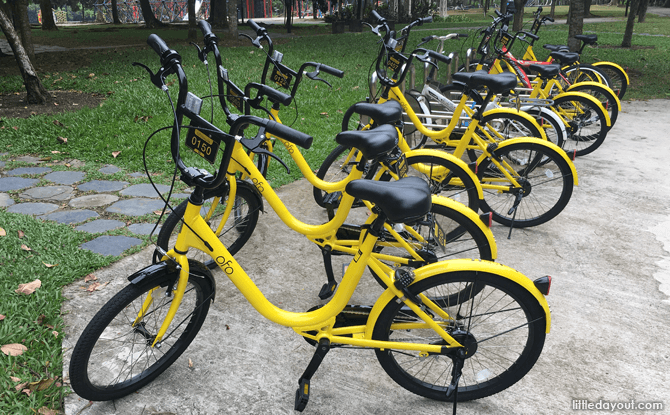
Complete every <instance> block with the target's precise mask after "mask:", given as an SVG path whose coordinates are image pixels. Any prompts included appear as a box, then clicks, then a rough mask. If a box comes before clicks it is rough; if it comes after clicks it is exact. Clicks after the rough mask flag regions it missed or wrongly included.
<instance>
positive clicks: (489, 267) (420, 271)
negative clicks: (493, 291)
mask: <svg viewBox="0 0 670 415" xmlns="http://www.w3.org/2000/svg"><path fill="white" fill-rule="evenodd" d="M458 271H475V272H486V273H490V274H496V275H499V276H501V277H504V278H507V279H509V280H511V281H514V282H515V283H517V284H519V285H520V286H522V287H523V288H525V289H526V290H528V291H529V292H530V293H531V294H532V295H533V297H534V298H535V299H536V300H537V302H538V304H539V305H540V306H541V307H542V309H543V310H544V313H545V317H546V320H547V321H546V327H545V329H546V332H547V333H549V331H550V329H551V313H550V311H549V304H547V300H546V299H545V298H544V296H543V295H542V293H540V291H539V290H538V289H537V288H536V287H535V285H534V284H533V282H532V281H531V280H530V279H529V278H528V277H526V276H525V275H523V274H521V273H520V272H518V271H516V270H514V269H512V268H510V267H507V266H505V265H502V264H499V263H497V262H491V261H473V260H470V259H453V260H450V261H441V262H436V263H434V264H430V265H426V266H424V267H421V268H417V269H415V270H414V276H415V279H414V282H413V284H416V283H417V282H418V281H421V280H423V279H426V278H429V277H431V276H434V275H438V274H442V273H449V272H458ZM395 298H396V295H395V294H394V293H393V292H392V291H391V290H389V289H387V290H386V291H384V293H383V294H382V295H381V296H380V297H379V298H378V299H377V301H376V302H375V305H374V307H373V308H372V310H371V311H370V316H369V317H368V322H367V324H366V326H367V328H366V332H365V337H366V338H371V337H370V336H372V330H373V329H374V326H375V324H376V322H377V319H378V318H379V315H380V314H381V312H382V310H383V309H384V307H386V305H387V304H388V303H389V302H390V301H395Z"/></svg>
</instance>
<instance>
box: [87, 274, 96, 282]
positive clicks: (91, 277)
mask: <svg viewBox="0 0 670 415" xmlns="http://www.w3.org/2000/svg"><path fill="white" fill-rule="evenodd" d="M97 279H98V277H96V276H95V275H93V274H88V275H87V276H85V277H84V282H90V281H95V280H97Z"/></svg>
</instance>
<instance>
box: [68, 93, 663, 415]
mask: <svg viewBox="0 0 670 415" xmlns="http://www.w3.org/2000/svg"><path fill="white" fill-rule="evenodd" d="M667 102H668V101H666V100H656V101H648V102H625V103H623V112H622V113H621V114H620V115H619V120H618V122H617V125H616V126H615V127H614V129H613V130H612V131H611V132H610V134H609V135H608V137H607V139H606V140H605V143H604V144H603V146H602V147H601V148H599V149H598V150H597V151H596V152H594V153H593V154H591V155H589V156H586V157H583V158H580V159H577V160H576V162H575V164H576V167H577V170H578V172H579V182H580V183H579V186H578V187H577V188H576V189H575V192H574V194H573V197H572V200H571V201H570V203H569V204H568V206H567V208H566V210H565V211H564V212H562V213H561V215H559V216H558V217H557V218H555V219H554V220H552V221H550V222H549V223H547V224H544V225H542V226H539V227H536V228H530V229H524V230H515V231H514V233H513V234H512V239H511V240H508V239H507V232H508V229H507V228H505V227H501V226H498V225H494V227H493V232H494V234H495V235H496V238H497V242H498V252H499V255H498V262H500V263H503V264H506V265H509V266H511V267H513V268H516V269H518V270H519V271H521V272H523V273H524V274H526V275H528V276H529V277H531V278H536V277H538V276H542V275H547V274H548V275H552V276H553V277H554V283H553V287H552V291H551V293H550V295H549V296H548V301H549V304H550V306H551V310H552V330H551V333H549V334H548V335H547V340H546V344H545V348H544V351H543V353H542V355H541V356H540V359H539V361H538V363H537V364H536V365H535V367H534V368H533V370H532V371H531V372H530V373H529V374H528V375H527V376H526V377H525V378H524V379H522V381H521V382H519V383H518V384H516V385H515V386H513V387H511V388H510V389H508V390H506V391H503V392H501V393H499V394H497V395H495V396H492V397H489V398H485V399H481V400H479V401H476V402H469V403H463V404H461V405H459V411H458V413H459V414H462V415H468V414H496V415H499V414H533V415H536V414H564V413H572V412H573V411H574V410H575V409H578V408H576V407H577V406H578V405H583V401H588V402H587V404H588V403H591V404H592V405H597V404H600V405H601V407H603V402H604V405H606V406H605V407H604V408H605V409H606V410H602V411H592V412H594V413H612V412H613V411H612V410H610V409H609V405H610V404H611V403H614V405H615V411H614V412H617V413H618V412H623V413H627V414H651V413H668V412H670V411H669V410H668V407H667V405H669V404H670V401H669V400H668V396H669V395H668V390H670V353H669V352H668V344H670V331H669V330H668V328H667V327H668V322H669V321H670V300H669V298H670V207H669V205H668V200H670V182H669V181H668V177H670V164H669V163H668V162H667V159H668V157H667V156H668V155H669V154H670V153H669V152H668V150H667V134H665V133H664V132H663V131H665V129H666V128H667V123H668V122H669V121H670V117H669V116H668V115H667V110H666V107H667ZM279 194H280V196H281V198H282V200H284V201H285V202H286V204H287V206H288V207H289V208H290V209H291V211H292V212H294V213H295V215H296V217H298V218H300V219H304V220H308V221H309V223H319V222H320V221H323V220H324V218H325V216H324V213H323V211H322V210H320V209H318V208H316V207H315V204H314V203H312V199H311V197H312V196H311V189H310V187H309V185H308V184H306V182H304V181H299V182H296V183H294V184H291V185H288V186H285V187H282V188H281V189H279ZM150 256H151V251H150V249H149V250H145V251H144V252H141V253H138V254H136V255H133V256H129V257H127V258H124V259H123V260H121V261H119V262H117V263H115V264H113V265H112V266H110V267H108V268H106V269H102V270H99V271H98V272H96V273H95V275H96V276H97V277H98V281H100V282H102V283H105V282H109V285H108V286H107V287H106V288H105V290H102V291H96V292H94V293H92V294H90V295H89V293H85V292H83V291H82V290H81V289H79V286H80V285H83V282H77V283H74V284H72V285H71V286H69V287H66V288H65V290H64V296H65V298H67V301H66V302H65V303H64V306H63V316H64V318H65V320H66V325H65V326H66V327H67V333H66V337H65V340H64V342H63V351H64V376H65V379H66V380H67V373H68V372H67V371H68V360H69V357H70V353H71V350H72V347H73V345H74V343H75V342H76V341H77V339H78V337H79V333H81V331H82V330H83V328H84V326H85V324H87V322H88V321H89V320H90V319H91V317H92V316H93V314H94V313H95V312H96V311H97V310H98V309H99V308H100V306H101V305H102V304H104V303H105V301H107V299H108V298H110V297H111V296H112V295H113V294H114V293H115V292H117V291H118V290H119V289H120V288H121V287H123V286H124V285H125V284H127V281H126V279H125V277H126V276H127V275H129V274H130V273H132V272H134V271H136V270H137V269H139V268H141V267H142V266H143V264H148V263H149V260H150ZM237 258H238V260H239V261H240V262H241V263H242V265H243V266H244V267H245V269H246V270H247V272H248V273H249V275H251V276H252V278H253V279H254V281H255V282H256V283H257V284H258V286H259V287H260V289H261V290H262V291H263V293H264V294H265V295H266V297H267V298H268V299H269V300H271V301H273V302H274V303H275V304H277V305H279V306H281V307H284V308H287V309H289V310H291V311H304V310H307V309H308V308H310V307H312V306H314V305H317V304H319V303H320V301H319V300H318V298H317V296H316V294H317V292H318V290H319V288H320V287H321V285H322V283H323V281H324V279H325V278H324V273H323V266H322V263H321V256H320V255H319V251H318V249H317V248H316V247H314V246H313V245H312V244H310V243H309V242H308V241H306V239H305V238H304V237H302V236H300V235H297V234H295V232H292V231H289V230H288V229H287V227H286V226H285V225H282V224H281V223H280V222H279V220H278V218H277V216H276V215H275V214H274V213H273V212H272V211H271V210H270V209H269V208H268V207H267V205H266V213H265V214H264V215H262V216H261V218H260V221H259V225H258V228H257V230H256V232H255V233H254V235H253V236H252V238H251V240H250V241H249V243H248V244H247V245H246V246H245V247H244V248H243V249H242V251H241V252H240V253H239V254H238V255H237ZM335 269H336V270H338V269H341V267H338V264H336V266H335ZM215 276H216V280H217V296H216V300H215V301H214V303H213V304H212V306H211V308H210V311H209V316H208V318H207V320H206V321H205V324H204V326H203V328H202V330H201V331H200V333H199V334H198V337H197V338H196V339H195V341H194V343H193V344H192V345H191V346H190V347H189V348H188V349H187V350H186V352H185V353H184V355H183V356H182V357H181V358H180V359H179V360H178V361H177V362H176V363H175V364H174V365H173V366H172V367H171V368H169V369H168V370H167V371H166V372H165V373H164V374H162V375H161V376H160V377H159V378H158V379H157V380H156V381H154V382H153V383H152V384H150V385H149V386H147V387H145V388H144V389H142V390H140V391H139V392H138V393H134V394H132V395H130V396H127V397H125V398H122V399H119V400H117V401H113V402H97V403H90V402H88V401H85V400H81V399H80V398H79V397H78V396H77V395H74V394H73V395H70V396H68V397H67V398H66V399H65V413H66V414H68V415H75V414H76V415H109V414H119V415H121V414H134V415H137V414H142V415H147V414H154V415H158V414H163V415H168V414H222V413H226V414H228V413H229V414H251V413H253V414H288V413H293V400H294V394H295V390H296V387H297V380H298V378H299V376H300V375H301V374H302V372H303V371H304V369H305V367H306V366H307V363H308V362H309V359H310V358H311V356H312V353H313V348H312V347H311V346H309V345H308V344H307V343H306V342H305V341H303V340H302V339H301V338H300V337H299V336H297V335H296V334H295V333H294V332H293V331H292V330H290V329H288V328H284V327H280V326H278V325H275V324H272V323H269V322H268V321H266V320H264V319H263V318H261V317H260V315H259V314H258V313H257V312H256V311H255V310H254V309H253V308H252V307H250V306H249V304H248V303H247V302H246V301H245V300H244V298H243V297H242V296H241V295H240V294H239V292H238V291H237V290H236V288H235V287H234V286H233V285H232V283H231V282H230V281H228V280H227V279H226V278H225V277H224V276H223V274H222V272H220V271H219V272H217V274H216V275H215ZM368 277H369V276H368ZM379 293H380V288H379V286H378V285H377V284H376V283H375V282H374V280H373V279H372V278H367V277H366V278H364V280H363V281H362V282H361V286H360V289H359V290H358V292H357V293H356V295H355V297H354V298H353V299H352V303H356V304H370V303H371V302H372V301H374V299H375V298H376V296H377V295H378V294H379ZM189 362H190V363H191V364H189ZM311 392H312V396H311V399H310V402H309V405H308V406H307V408H306V410H305V411H304V413H305V414H354V413H355V414H410V413H411V414H442V413H451V412H450V411H451V408H450V407H447V406H445V405H444V404H440V403H436V402H433V401H430V400H427V399H423V398H420V397H417V396H415V395H413V394H412V393H410V392H407V391H405V390H404V389H402V388H400V387H399V386H397V385H396V384H394V383H393V382H392V381H391V380H390V378H389V377H388V376H387V375H386V374H385V373H384V372H383V370H382V369H381V368H380V366H379V364H378V363H377V362H376V359H375V357H374V353H373V352H372V351H362V350H350V349H348V350H335V351H333V352H331V353H330V354H329V355H328V356H327V357H326V359H325V360H324V363H323V365H322V366H321V368H320V369H319V371H318V372H317V373H316V375H315V377H314V378H313V381H312V391H311ZM601 400H602V402H601ZM631 401H634V402H635V404H636V405H637V404H642V405H645V404H651V403H652V402H662V403H663V404H664V405H665V406H664V409H663V410H656V411H651V410H650V411H646V410H639V409H635V410H624V409H622V410H621V411H617V410H616V408H617V406H616V405H621V407H622V408H625V406H624V405H626V404H630V403H631ZM576 402H577V403H576ZM589 412H591V411H589Z"/></svg>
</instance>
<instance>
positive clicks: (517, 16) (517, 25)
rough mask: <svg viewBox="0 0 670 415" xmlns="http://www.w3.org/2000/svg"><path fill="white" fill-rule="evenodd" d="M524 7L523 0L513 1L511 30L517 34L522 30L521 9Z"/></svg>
mask: <svg viewBox="0 0 670 415" xmlns="http://www.w3.org/2000/svg"><path fill="white" fill-rule="evenodd" d="M525 5H526V1H525V0H514V7H515V8H516V11H515V12H514V22H513V23H512V30H514V31H515V32H518V31H519V30H521V29H522V28H523V8H524V6H525Z"/></svg>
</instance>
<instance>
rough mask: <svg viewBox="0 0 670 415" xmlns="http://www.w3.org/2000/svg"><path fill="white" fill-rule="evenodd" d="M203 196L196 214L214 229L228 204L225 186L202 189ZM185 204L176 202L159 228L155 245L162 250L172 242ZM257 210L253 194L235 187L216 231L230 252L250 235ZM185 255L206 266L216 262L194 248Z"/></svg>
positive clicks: (254, 225)
mask: <svg viewBox="0 0 670 415" xmlns="http://www.w3.org/2000/svg"><path fill="white" fill-rule="evenodd" d="M204 199H205V201H204V203H203V205H202V208H201V211H200V213H201V215H202V216H203V218H205V220H206V221H207V223H208V224H209V226H210V228H211V229H212V230H213V231H214V232H217V230H218V229H219V227H220V226H221V222H222V221H224V218H223V214H224V212H225V209H226V205H227V204H228V187H226V188H225V189H223V188H219V189H210V190H206V191H205V195H204ZM187 205H188V200H185V201H183V202H182V203H180V204H179V206H177V207H176V208H175V209H174V211H173V212H172V213H170V216H168V218H167V220H166V221H165V223H164V224H163V226H162V227H161V231H160V233H159V234H158V238H156V244H157V245H158V246H159V247H161V248H163V249H164V250H166V251H167V250H169V249H170V248H171V247H172V246H173V245H174V243H175V241H176V239H177V235H178V234H179V232H180V231H181V226H182V222H181V219H182V218H183V217H184V212H186V206H187ZM260 210H261V206H260V203H259V201H258V198H257V197H256V195H254V194H253V193H252V191H251V190H249V189H247V188H246V187H242V186H238V187H237V194H236V195H235V201H234V202H233V207H232V210H231V212H230V215H229V216H228V217H227V218H225V222H224V224H223V227H221V231H220V232H218V233H217V236H218V238H219V240H220V241H221V242H222V243H223V245H224V246H225V247H226V249H228V251H229V252H230V253H231V255H235V254H236V253H237V251H239V250H240V249H241V248H242V247H243V246H244V244H245V243H247V241H248V240H249V238H250V237H251V234H252V233H253V232H254V229H255V228H256V224H257V223H258V216H259V214H260ZM188 257H189V258H192V259H194V260H196V261H198V262H201V263H203V264H205V265H206V266H207V267H208V268H209V269H214V268H216V267H217V265H216V262H215V261H214V260H213V259H212V258H211V257H210V256H209V255H208V254H206V253H204V252H202V251H199V250H197V249H191V250H190V251H189V253H188Z"/></svg>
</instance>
